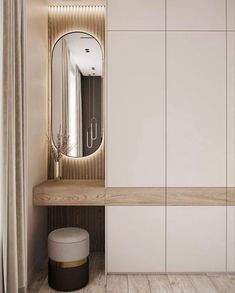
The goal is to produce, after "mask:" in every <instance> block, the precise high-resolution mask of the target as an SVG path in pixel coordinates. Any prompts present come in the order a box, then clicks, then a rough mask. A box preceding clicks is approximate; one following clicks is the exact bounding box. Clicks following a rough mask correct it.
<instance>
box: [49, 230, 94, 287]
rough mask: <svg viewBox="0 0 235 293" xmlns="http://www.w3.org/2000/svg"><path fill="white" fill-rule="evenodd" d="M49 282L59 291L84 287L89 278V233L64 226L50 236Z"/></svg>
mask: <svg viewBox="0 0 235 293" xmlns="http://www.w3.org/2000/svg"><path fill="white" fill-rule="evenodd" d="M48 256H49V261H48V283H49V286H50V287H51V288H53V289H55V290H58V291H73V290H79V289H81V288H83V287H84V286H85V285H86V284H87V283H88V280H89V234H88V232H87V231H86V230H83V229H80V228H62V229H57V230H54V231H52V232H51V233H50V234H49V236H48Z"/></svg>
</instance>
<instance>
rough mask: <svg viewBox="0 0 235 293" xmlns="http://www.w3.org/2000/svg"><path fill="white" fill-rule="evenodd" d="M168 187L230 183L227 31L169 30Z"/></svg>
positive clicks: (221, 185)
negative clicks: (227, 115)
mask: <svg viewBox="0 0 235 293" xmlns="http://www.w3.org/2000/svg"><path fill="white" fill-rule="evenodd" d="M167 46H168V51H167V52H168V53H167V54H168V55H167V64H168V65H167V86H168V88H167V119H168V127H167V161H168V165H167V173H168V178H167V180H168V186H169V187H174V186H176V187H177V186H178V187H193V186H195V187H223V186H226V38H225V33H224V32H169V33H168V39H167Z"/></svg>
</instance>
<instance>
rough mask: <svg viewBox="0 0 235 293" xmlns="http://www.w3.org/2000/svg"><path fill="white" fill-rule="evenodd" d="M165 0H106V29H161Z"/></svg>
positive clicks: (163, 26) (163, 19) (163, 20)
mask: <svg viewBox="0 0 235 293" xmlns="http://www.w3.org/2000/svg"><path fill="white" fill-rule="evenodd" d="M164 28H165V0H145V1H142V0H128V1H126V0H118V1H117V0H108V30H163V29H164Z"/></svg>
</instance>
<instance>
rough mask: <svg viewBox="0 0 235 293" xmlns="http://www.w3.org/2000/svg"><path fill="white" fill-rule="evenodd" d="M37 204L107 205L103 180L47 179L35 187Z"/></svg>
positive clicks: (34, 195)
mask: <svg viewBox="0 0 235 293" xmlns="http://www.w3.org/2000/svg"><path fill="white" fill-rule="evenodd" d="M33 202H34V205H37V206H66V205H67V206H81V205H98V206H99V205H105V188H104V181H103V180H47V181H45V182H43V183H41V184H39V185H37V186H35V187H34V189H33Z"/></svg>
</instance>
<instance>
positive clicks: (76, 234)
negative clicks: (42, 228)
mask: <svg viewBox="0 0 235 293" xmlns="http://www.w3.org/2000/svg"><path fill="white" fill-rule="evenodd" d="M87 239H89V233H88V232H87V231H86V230H84V229H81V228H73V227H68V228H61V229H56V230H54V231H52V232H51V233H50V234H49V236H48V240H49V241H53V242H57V243H65V244H66V243H68V244H69V243H74V242H82V241H85V240H87Z"/></svg>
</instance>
